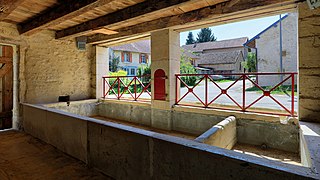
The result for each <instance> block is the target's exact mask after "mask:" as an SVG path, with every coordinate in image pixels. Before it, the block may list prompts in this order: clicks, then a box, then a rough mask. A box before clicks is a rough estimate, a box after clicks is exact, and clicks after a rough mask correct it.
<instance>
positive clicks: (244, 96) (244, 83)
mask: <svg viewBox="0 0 320 180" xmlns="http://www.w3.org/2000/svg"><path fill="white" fill-rule="evenodd" d="M246 78H247V76H246V75H245V74H244V75H242V79H243V82H242V101H243V102H242V111H243V112H244V111H246Z"/></svg>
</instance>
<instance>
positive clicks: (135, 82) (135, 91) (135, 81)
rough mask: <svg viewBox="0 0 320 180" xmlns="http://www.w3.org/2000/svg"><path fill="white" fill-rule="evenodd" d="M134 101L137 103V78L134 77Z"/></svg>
mask: <svg viewBox="0 0 320 180" xmlns="http://www.w3.org/2000/svg"><path fill="white" fill-rule="evenodd" d="M134 100H135V101H137V76H134Z"/></svg>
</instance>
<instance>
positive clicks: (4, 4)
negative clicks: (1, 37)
mask: <svg viewBox="0 0 320 180" xmlns="http://www.w3.org/2000/svg"><path fill="white" fill-rule="evenodd" d="M23 1H24V0H0V21H2V20H3V19H5V18H6V17H7V16H9V15H10V14H11V12H12V11H14V10H15V9H16V8H17V7H18V6H19V5H20V4H21V3H22V2H23Z"/></svg>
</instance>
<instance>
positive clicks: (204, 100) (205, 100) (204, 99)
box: [176, 73, 297, 116]
mask: <svg viewBox="0 0 320 180" xmlns="http://www.w3.org/2000/svg"><path fill="white" fill-rule="evenodd" d="M296 74H297V73H232V74H176V105H185V106H194V107H205V108H215V109H222V110H236V111H243V112H257V113H264V114H273V115H285V116H296V114H295V104H294V100H295V99H294V89H295V88H294V86H295V79H294V78H295V75H296ZM214 75H223V76H232V77H234V78H235V80H234V81H233V82H230V83H231V84H228V86H227V87H225V88H223V87H222V86H221V84H220V83H217V80H214V79H213V78H212V77H213V76H214ZM272 75H276V76H278V77H280V76H281V80H280V82H279V83H277V84H276V85H275V86H273V87H272V88H271V89H268V90H267V89H263V88H262V87H261V86H260V85H259V84H258V83H257V82H255V81H254V80H252V79H251V77H252V76H256V77H258V76H259V77H261V76H272ZM186 77H197V79H198V81H197V83H195V85H193V86H189V85H188V84H187V83H186V82H185V81H183V78H186ZM289 79H291V82H289V83H291V84H290V85H291V86H290V89H291V95H290V96H291V97H290V99H291V103H290V104H291V105H290V106H291V107H290V108H288V107H286V106H285V105H283V102H280V101H279V100H277V99H276V98H275V97H274V96H273V95H272V94H271V92H272V91H274V90H275V89H277V88H278V87H280V86H281V85H282V84H284V83H285V82H287V81H288V80H289ZM241 81H242V83H241ZM246 81H247V83H248V82H251V83H252V84H253V86H255V87H257V88H258V89H259V90H260V91H262V95H261V96H259V97H258V98H254V99H255V100H253V101H252V102H251V103H248V102H247V101H248V100H247V97H246V94H247V93H248V92H247V91H246ZM180 83H181V84H182V85H184V86H185V88H186V92H185V93H184V94H183V95H182V96H180V92H181V91H180V90H179V89H180V85H179V84H180ZM201 83H202V84H203V83H204V85H203V86H204V87H203V88H204V91H203V92H202V91H201V90H199V88H198V89H197V90H195V88H196V87H199V86H200V84H201ZM209 83H212V85H211V84H209ZM235 84H237V86H239V85H240V87H241V86H242V87H241V93H240V94H241V96H242V102H239V98H240V97H237V98H234V97H232V94H230V93H229V90H230V89H231V88H232V87H234V86H235ZM241 84H242V85H241ZM209 85H211V87H212V86H215V88H218V90H217V91H216V92H213V91H211V92H210V90H209ZM201 93H202V94H201ZM203 93H204V94H203ZM200 94H201V95H200ZM240 94H238V96H240ZM188 95H191V96H193V98H194V99H195V100H196V102H195V101H193V102H192V103H190V102H188V103H185V102H182V100H184V99H185V98H186V97H187V96H188ZM209 95H210V96H214V97H209ZM221 96H226V97H227V99H229V100H231V102H233V104H234V105H235V106H229V107H228V106H219V105H217V104H215V103H216V101H217V99H218V98H220V97H221ZM251 97H252V94H251ZM251 97H250V98H251ZM264 97H269V98H270V99H271V101H270V102H268V103H275V105H277V106H279V107H281V109H280V110H281V111H265V108H254V110H252V109H253V105H255V104H257V103H258V102H259V101H260V100H261V99H262V98H264ZM251 99H252V98H251ZM199 103H200V104H201V105H200V106H199V105H197V104H199ZM257 109H260V110H259V111H258V110H257ZM262 109H263V110H262Z"/></svg>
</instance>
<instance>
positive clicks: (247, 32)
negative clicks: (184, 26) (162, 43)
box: [180, 15, 279, 46]
mask: <svg viewBox="0 0 320 180" xmlns="http://www.w3.org/2000/svg"><path fill="white" fill-rule="evenodd" d="M277 20H279V15H277V16H269V17H265V18H259V19H254V20H247V21H241V22H236V23H230V24H224V25H219V26H213V27H210V28H211V29H212V32H213V33H214V35H215V37H217V41H220V40H225V39H233V38H239V37H248V38H249V39H250V38H252V37H254V36H256V35H257V34H259V33H260V32H261V31H263V30H264V29H266V28H267V27H268V26H270V25H271V24H273V23H274V22H276V21H277ZM199 31H200V29H198V30H194V31H192V33H193V37H194V38H195V39H196V37H197V34H198V32H199ZM188 33H189V31H186V32H182V33H180V45H181V46H182V45H185V43H186V39H187V36H188Z"/></svg>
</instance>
